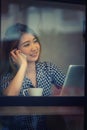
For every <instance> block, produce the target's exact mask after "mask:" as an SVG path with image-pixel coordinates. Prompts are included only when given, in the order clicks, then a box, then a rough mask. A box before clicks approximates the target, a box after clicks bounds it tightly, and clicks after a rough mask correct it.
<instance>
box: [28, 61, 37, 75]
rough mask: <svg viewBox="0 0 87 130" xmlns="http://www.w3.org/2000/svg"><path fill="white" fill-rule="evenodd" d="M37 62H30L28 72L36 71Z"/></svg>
mask: <svg viewBox="0 0 87 130" xmlns="http://www.w3.org/2000/svg"><path fill="white" fill-rule="evenodd" d="M35 69H36V68H35V62H29V63H28V67H27V71H26V73H30V72H33V71H35Z"/></svg>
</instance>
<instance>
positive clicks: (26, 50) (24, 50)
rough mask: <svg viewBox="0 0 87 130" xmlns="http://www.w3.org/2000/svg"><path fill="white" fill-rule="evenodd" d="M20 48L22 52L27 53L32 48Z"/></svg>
mask: <svg viewBox="0 0 87 130" xmlns="http://www.w3.org/2000/svg"><path fill="white" fill-rule="evenodd" d="M19 50H21V52H22V53H24V54H25V55H27V54H29V52H30V49H29V48H21V47H20V48H19Z"/></svg>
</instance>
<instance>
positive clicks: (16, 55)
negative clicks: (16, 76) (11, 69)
mask: <svg viewBox="0 0 87 130" xmlns="http://www.w3.org/2000/svg"><path fill="white" fill-rule="evenodd" d="M10 54H11V58H12V60H13V62H14V63H15V64H17V65H18V66H19V67H21V66H22V65H24V66H26V67H27V58H26V55H24V54H23V53H22V52H21V50H17V49H14V50H12V51H11V52H10Z"/></svg>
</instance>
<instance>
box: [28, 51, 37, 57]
mask: <svg viewBox="0 0 87 130" xmlns="http://www.w3.org/2000/svg"><path fill="white" fill-rule="evenodd" d="M37 54H38V52H35V53H32V54H30V56H32V57H36V56H37Z"/></svg>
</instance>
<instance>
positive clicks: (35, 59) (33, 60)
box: [28, 58, 38, 62]
mask: <svg viewBox="0 0 87 130" xmlns="http://www.w3.org/2000/svg"><path fill="white" fill-rule="evenodd" d="M37 60H38V58H34V59H29V60H28V62H36V61H37Z"/></svg>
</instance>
